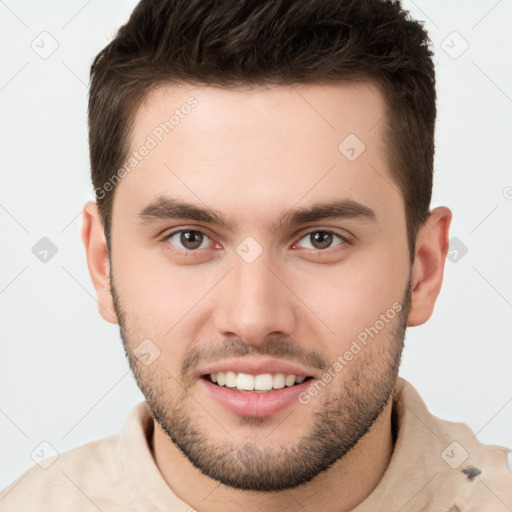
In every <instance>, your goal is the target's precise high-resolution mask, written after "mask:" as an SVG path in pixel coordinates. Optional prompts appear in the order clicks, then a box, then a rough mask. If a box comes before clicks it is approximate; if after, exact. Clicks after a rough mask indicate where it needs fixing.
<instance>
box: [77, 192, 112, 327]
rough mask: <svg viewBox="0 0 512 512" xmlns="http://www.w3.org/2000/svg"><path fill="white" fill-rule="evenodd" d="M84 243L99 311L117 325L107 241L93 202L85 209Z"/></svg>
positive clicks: (83, 221) (96, 207) (86, 205)
mask: <svg viewBox="0 0 512 512" xmlns="http://www.w3.org/2000/svg"><path fill="white" fill-rule="evenodd" d="M82 241H83V243H84V246H85V252H86V255H87V266H88V267H89V274H90V275H91V279H92V282H93V284H94V288H95V289H96V295H97V296H98V310H99V312H100V314H101V316H102V317H103V318H104V319H105V320H106V321H107V322H110V323H112V324H117V316H116V313H115V309H114V301H113V299H112V294H111V292H110V277H109V274H110V261H109V257H108V250H107V241H106V239H105V233H104V231H103V224H102V222H101V217H100V213H99V210H98V205H97V204H96V203H95V202H93V201H89V202H87V203H86V204H85V206H84V209H83V216H82Z"/></svg>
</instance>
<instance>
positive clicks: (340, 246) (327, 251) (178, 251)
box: [160, 228, 352, 257]
mask: <svg viewBox="0 0 512 512" xmlns="http://www.w3.org/2000/svg"><path fill="white" fill-rule="evenodd" d="M187 231H190V232H194V233H201V234H202V235H204V236H205V237H207V238H209V239H210V237H209V236H208V234H207V233H205V232H204V231H201V230H200V229H190V228H181V229H177V230H175V231H172V232H170V233H167V234H165V235H164V236H163V237H162V238H161V239H160V241H161V242H168V240H169V239H170V238H171V237H172V236H174V235H176V234H177V233H184V232H187ZM313 233H328V234H331V235H334V236H336V237H338V238H339V239H340V240H341V242H340V243H339V244H338V245H335V246H334V247H328V248H327V249H306V250H310V251H315V252H317V253H323V254H332V253H333V252H338V251H343V250H345V249H346V246H347V245H351V243H352V242H351V241H350V240H349V239H348V238H347V237H346V236H344V235H342V234H341V233H338V232H336V231H333V230H330V229H321V228H320V229H318V228H317V229H313V230H309V231H306V232H300V233H299V234H298V235H297V236H298V237H299V238H298V241H300V240H302V239H303V238H305V237H307V236H308V235H312V234H313ZM168 244H169V245H172V244H171V243H170V242H168ZM295 245H297V244H296V243H294V244H293V246H295ZM174 247H175V246H174ZM201 250H202V249H188V250H186V249H180V248H176V247H175V248H174V249H172V252H174V253H176V254H179V255H182V256H185V257H194V256H197V253H198V252H199V251H201Z"/></svg>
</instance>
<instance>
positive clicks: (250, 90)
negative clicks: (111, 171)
mask: <svg viewBox="0 0 512 512" xmlns="http://www.w3.org/2000/svg"><path fill="white" fill-rule="evenodd" d="M385 126H386V103H385V99H384V96H383V95H382V92H381V90H380V89H379V88H378V86H377V85H375V84H373V83H370V82H360V83H342V84H339V83H337V84H301V85H299V84H296V85H293V86H255V87H240V88H229V89H226V88H220V87H212V86H207V87H204V86H203V87H200V86H191V85H176V84H167V85H165V86H161V87H159V88H157V89H155V90H153V91H152V92H151V93H150V94H148V96H147V97H146V98H145V100H144V101H143V102H142V104H141V105H140V107H139V109H138V110H137V113H136V115H135V117H134V123H133V127H132V132H131V135H130V144H129V146H130V149H129V152H128V153H129V154H128V155H127V156H128V158H131V160H132V163H133V164H134V165H133V167H131V166H126V168H127V169H128V170H129V172H128V173H125V176H126V177H124V178H123V179H122V180H121V182H120V183H119V185H118V189H119V190H117V191H116V194H119V193H121V195H125V196H126V197H127V198H128V199H129V200H130V202H131V203H133V204H134V207H135V205H136V206H137V208H138V209H139V207H140V206H143V205H144V204H147V203H149V202H150V201H151V200H153V199H154V198H156V197H158V196H161V195H178V196H181V197H185V196H186V197H188V198H191V199H194V200H196V201H198V202H199V201H200V202H203V203H204V202H206V203H212V202H213V203H215V207H216V208H218V209H219V210H222V209H226V208H233V209H234V210H233V211H237V212H238V213H239V214H240V215H243V213H244V211H248V206H249V202H252V204H253V205H259V208H263V205H267V206H268V209H269V211H270V210H272V209H273V208H274V209H275V208H276V205H279V204H283V203H284V202H286V201H285V199H284V198H285V197H288V198H289V201H288V202H290V205H284V206H285V207H286V206H292V205H293V204H295V203H297V202H298V201H306V202H307V200H308V199H310V200H311V201H314V200H315V199H318V198H322V199H325V198H326V197H327V196H328V195H329V194H330V197H329V199H334V198H335V196H337V197H350V198H352V199H355V200H362V196H364V195H366V196H368V195H370V196H372V195H373V202H374V205H377V206H378V203H379V202H380V203H382V201H383V200H385V199H386V195H387V196H389V197H388V198H387V199H392V200H393V201H395V202H397V199H398V200H399V203H400V206H402V201H401V198H400V197H399V196H400V194H399V193H398V187H397V186H396V185H394V183H393V178H392V176H391V175H390V172H389V169H388V166H387V157H386V149H387V148H386V146H385V140H384V137H383V133H384V127H385ZM144 148H149V149H145V150H144ZM135 153H137V154H138V156H137V158H135V157H134V156H133V155H134V154H135ZM142 153H144V156H142V157H141V154H142ZM127 160H128V159H127ZM386 183H387V184H388V185H387V187H386ZM386 188H387V190H386ZM358 196H359V197H358ZM222 199H223V201H222ZM361 202H364V201H361ZM115 203H116V201H115V202H114V207H115ZM377 209H378V208H377ZM276 212H277V210H276Z"/></svg>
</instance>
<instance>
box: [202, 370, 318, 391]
mask: <svg viewBox="0 0 512 512" xmlns="http://www.w3.org/2000/svg"><path fill="white" fill-rule="evenodd" d="M202 378H203V379H205V380H207V381H208V382H210V383H212V384H215V385H216V386H219V387H225V388H229V389H231V390H233V391H238V392H241V393H270V392H272V391H276V390H279V389H283V388H291V387H294V386H298V385H300V384H302V383H303V382H305V381H307V380H311V379H312V378H313V377H309V376H304V375H299V376H298V375H294V374H285V373H260V374H257V375H252V374H250V373H242V372H234V371H226V372H217V373H210V374H206V375H203V377H202Z"/></svg>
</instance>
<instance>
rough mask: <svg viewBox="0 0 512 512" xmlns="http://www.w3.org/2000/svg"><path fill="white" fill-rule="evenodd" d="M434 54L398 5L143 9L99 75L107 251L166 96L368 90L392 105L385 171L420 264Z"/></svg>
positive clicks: (95, 139)
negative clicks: (308, 86) (142, 146)
mask: <svg viewBox="0 0 512 512" xmlns="http://www.w3.org/2000/svg"><path fill="white" fill-rule="evenodd" d="M429 46H430V40H429V38H428V35H427V33H426V31H425V30H424V29H423V25H422V23H421V22H418V21H415V20H412V19H411V18H410V16H409V13H408V12H407V11H405V10H403V8H402V7H401V5H400V1H399V0H397V1H383V0H259V1H257V2H256V1H253V2H250V1H245V0H222V1H221V2H218V1H213V0H142V1H141V2H140V3H139V4H138V5H137V6H136V7H135V9H134V11H133V13H132V14H131V17H130V19H129V20H128V22H127V23H126V24H125V25H123V26H122V27H121V28H120V29H119V31H118V32H117V34H116V37H115V38H114V39H113V40H112V41H111V42H110V43H109V44H108V45H107V46H106V47H105V48H104V49H103V50H102V51H101V52H100V53H99V54H98V55H97V56H96V58H95V60H94V62H93V64H92V66H91V87H90V95H89V147H90V159H91V175H92V182H93V185H94V187H95V193H96V200H97V202H98V205H99V210H100V214H101V217H102V222H103V226H104V228H105V233H106V237H107V242H108V243H109V240H110V229H111V212H112V202H113V196H114V192H115V188H113V190H110V189H111V188H112V187H109V191H108V193H106V191H105V188H106V187H104V184H105V183H107V182H109V180H112V177H113V176H114V175H115V174H116V172H117V170H118V169H119V168H120V167H122V165H123V162H124V161H125V159H126V155H127V153H128V150H129V147H128V145H129V138H130V134H131V130H132V126H133V119H134V117H135V114H136V112H137V110H138V107H139V105H140V104H141V102H142V100H143V99H144V98H145V97H146V96H147V94H148V93H149V92H150V91H151V90H153V89H154V88H156V87H157V86H159V85H162V84H165V83H179V82H182V83H189V84H195V85H209V84H211V85H217V86H222V87H226V88H229V87H230V86H240V85H264V84H282V85H293V84H298V83H315V82H317V83H318V82H340V83H343V82H344V81H354V80H370V81H373V82H374V83H375V84H377V85H378V86H380V90H381V91H382V92H383V93H384V96H385V100H386V104H387V117H386V124H385V142H386V147H387V159H388V162H387V163H388V165H389V168H390V170H391V173H392V175H393V177H394V179H395V182H396V184H397V185H398V187H399V189H400V191H401V193H402V195H403V198H404V202H405V215H406V221H407V235H408V243H409V251H410V258H411V262H412V261H413V259H414V247H415V241H416V236H417V232H418V229H419V228H420V227H421V225H422V224H423V223H424V222H425V220H426V218H427V216H428V213H429V208H430V199H431V195H432V175H433V160H434V129H435V119H436V92H435V71H434V65H433V62H432V52H431V50H430V48H429ZM383 186H385V185H383Z"/></svg>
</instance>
